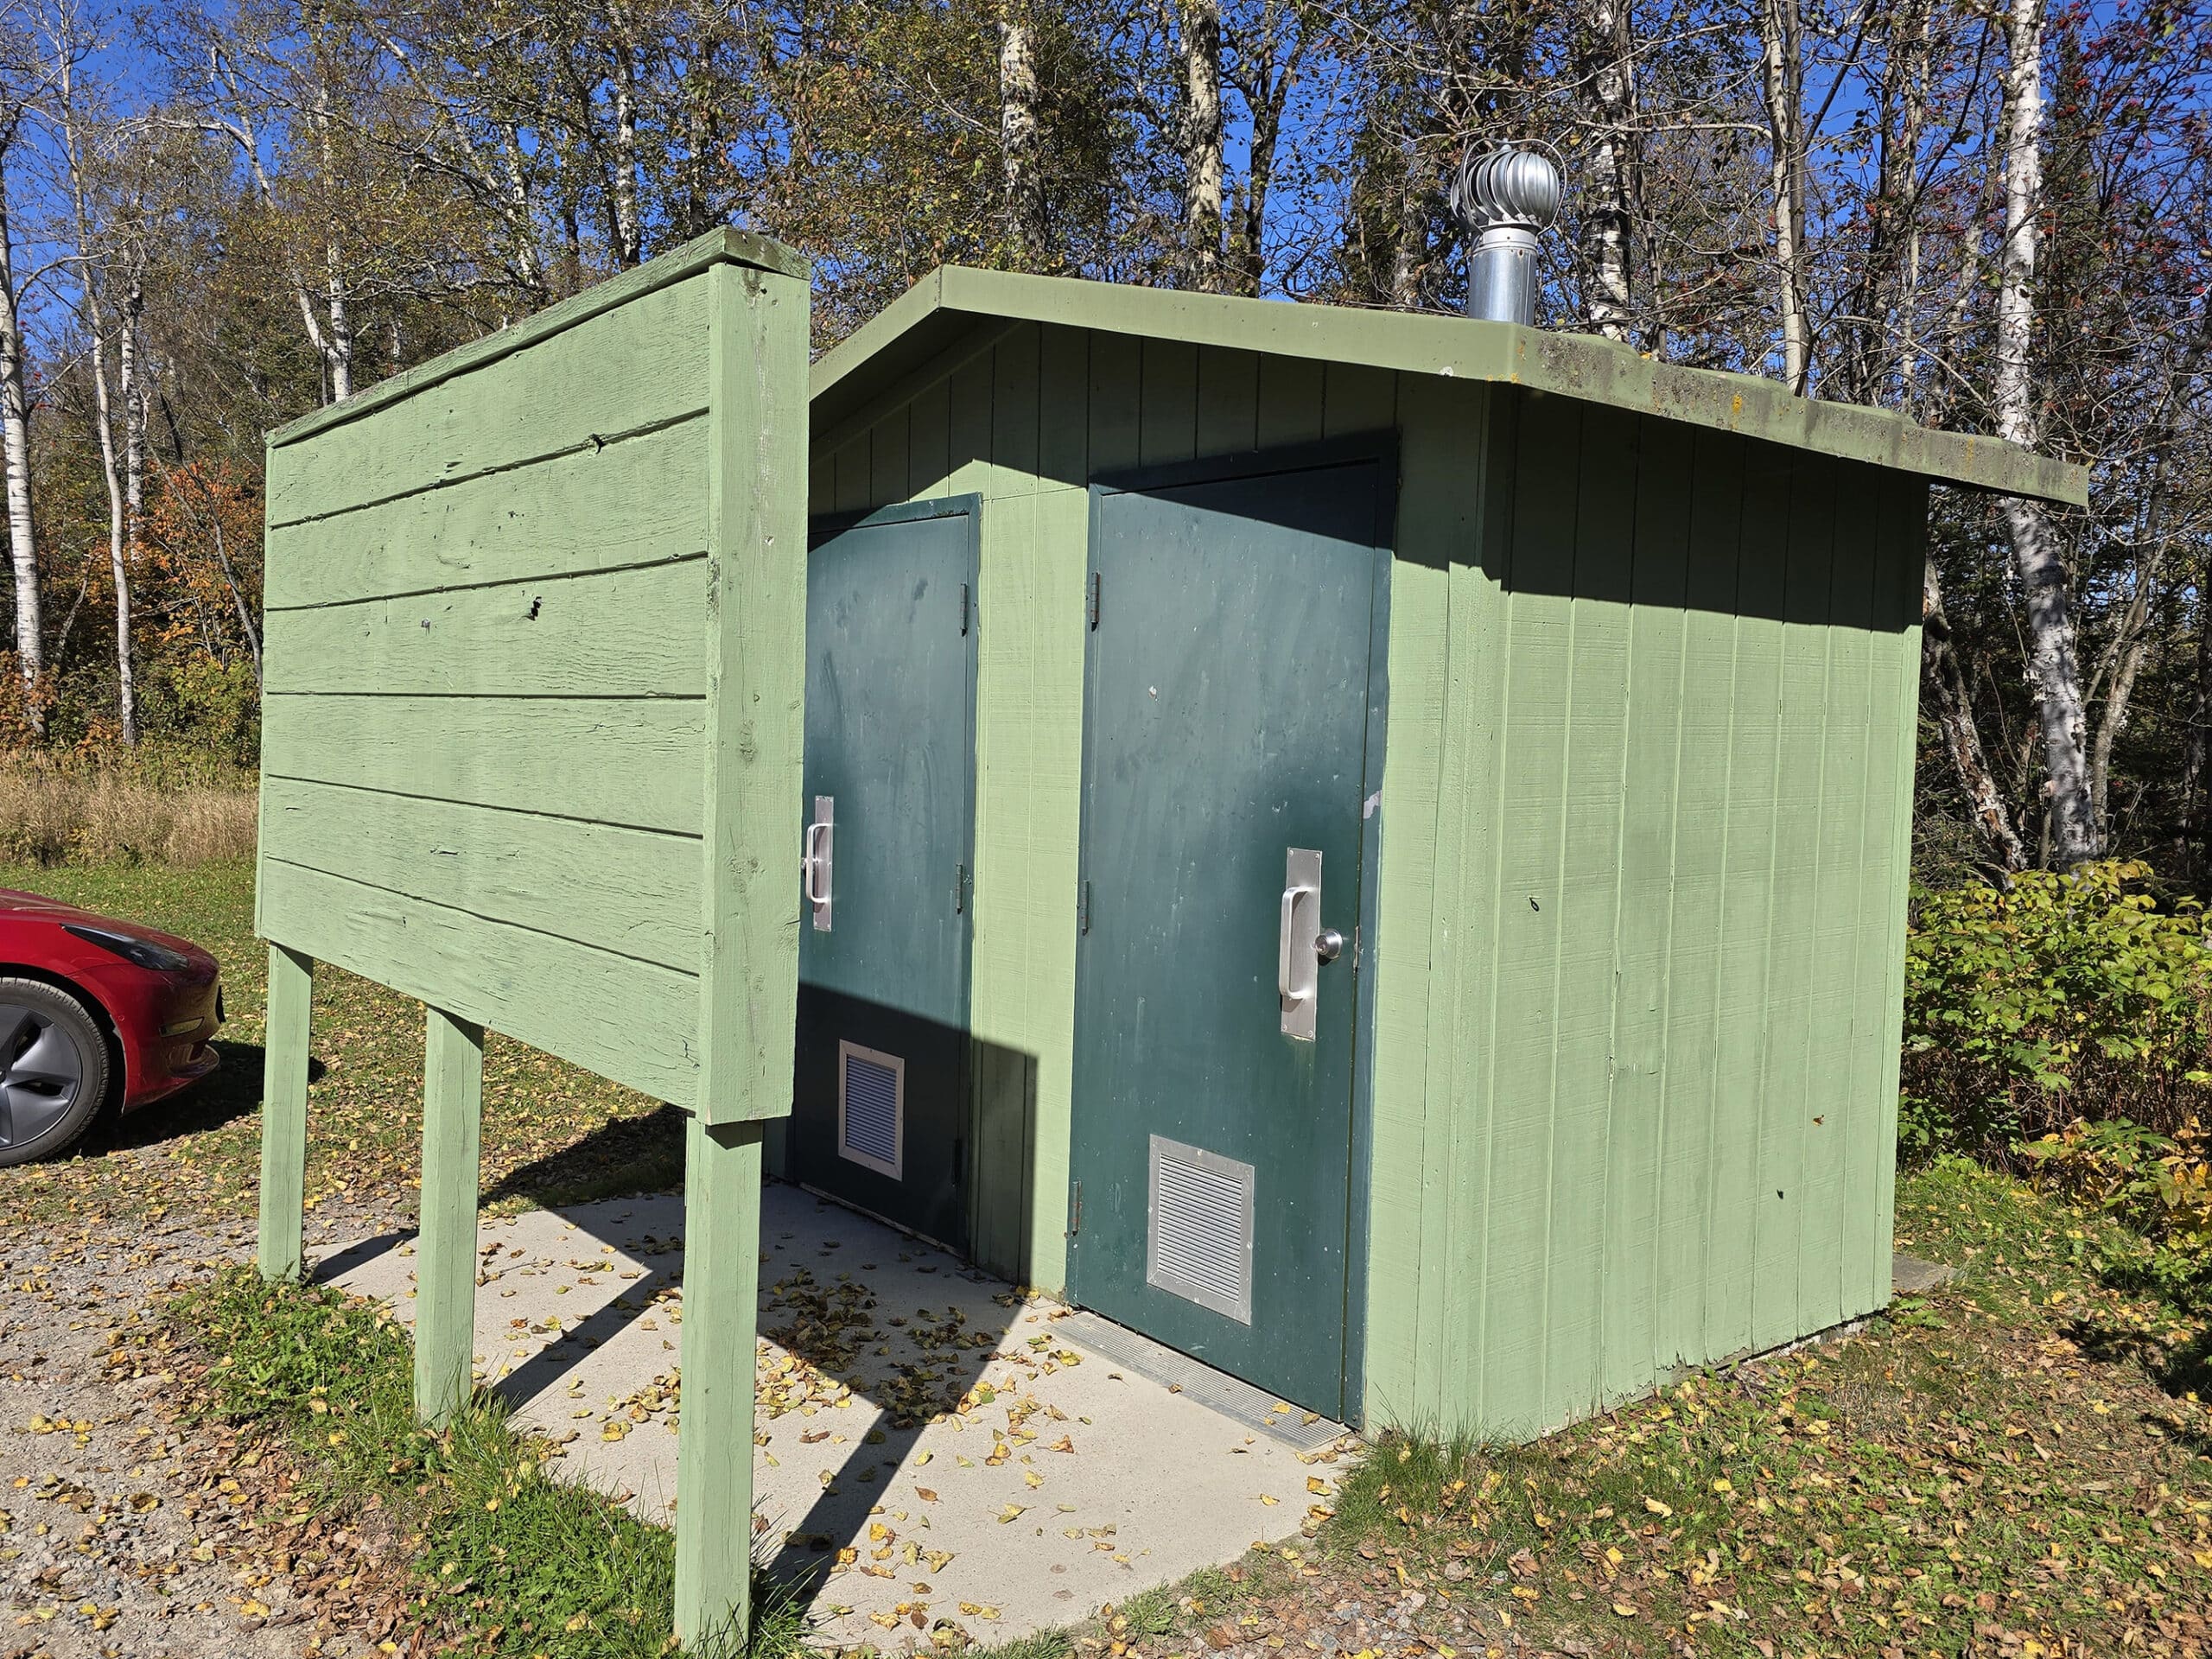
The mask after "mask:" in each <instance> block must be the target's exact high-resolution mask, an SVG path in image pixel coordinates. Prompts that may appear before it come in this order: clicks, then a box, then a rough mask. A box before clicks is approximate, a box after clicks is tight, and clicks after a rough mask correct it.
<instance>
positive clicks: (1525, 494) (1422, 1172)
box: [1368, 393, 1925, 1435]
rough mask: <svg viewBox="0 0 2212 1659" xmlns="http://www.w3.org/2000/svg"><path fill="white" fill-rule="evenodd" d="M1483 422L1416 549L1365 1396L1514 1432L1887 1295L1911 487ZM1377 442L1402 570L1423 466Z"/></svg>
mask: <svg viewBox="0 0 2212 1659" xmlns="http://www.w3.org/2000/svg"><path fill="white" fill-rule="evenodd" d="M1400 409H1401V414H1402V417H1403V418H1405V419H1406V420H1408V422H1409V423H1410V422H1413V421H1416V420H1421V419H1426V418H1428V416H1427V414H1426V412H1425V410H1424V408H1423V406H1422V405H1421V404H1420V402H1419V401H1418V400H1414V399H1402V401H1401V404H1400ZM1492 425H1493V428H1494V433H1493V438H1492V442H1491V445H1490V457H1491V458H1490V463H1489V464H1490V467H1491V476H1492V477H1494V478H1496V479H1497V480H1498V484H1497V487H1496V488H1495V489H1493V490H1491V492H1490V493H1489V495H1488V498H1487V502H1486V505H1487V506H1488V508H1489V512H1487V513H1485V514H1484V517H1483V518H1482V520H1481V523H1480V524H1479V526H1478V527H1477V528H1476V530H1475V531H1474V533H1472V534H1470V533H1469V530H1468V528H1467V527H1466V526H1464V525H1459V524H1454V525H1452V526H1451V527H1449V528H1447V529H1443V530H1441V531H1440V532H1436V533H1440V537H1441V538H1442V539H1443V540H1444V541H1446V542H1448V543H1449V550H1448V552H1446V554H1445V555H1444V557H1445V558H1446V563H1448V565H1449V567H1450V569H1451V571H1452V577H1451V579H1450V580H1449V581H1448V582H1447V584H1446V586H1447V588H1448V592H1449V594H1450V603H1451V615H1450V618H1449V620H1448V623H1447V624H1446V632H1447V635H1448V639H1449V645H1448V646H1447V652H1448V669H1447V671H1446V685H1447V688H1448V690H1447V699H1448V707H1447V711H1446V722H1445V725H1444V728H1443V730H1444V741H1443V744H1442V747H1441V750H1440V753H1439V754H1438V756H1437V757H1436V772H1437V788H1436V801H1437V805H1436V823H1435V831H1434V841H1433V845H1434V848H1435V849H1436V850H1435V852H1434V855H1433V876H1432V877H1431V878H1430V880H1431V883H1432V885H1431V887H1430V892H1431V893H1433V931H1432V936H1431V948H1430V952H1429V957H1430V965H1429V970H1428V972H1429V1013H1428V1018H1427V1055H1428V1065H1427V1088H1426V1096H1425V1098H1424V1099H1423V1100H1422V1101H1421V1115H1420V1121H1419V1122H1418V1123H1414V1122H1396V1121H1395V1119H1394V1118H1393V1117H1392V1116H1389V1115H1388V1114H1387V1113H1386V1109H1385V1104H1386V1101H1387V1102H1388V1103H1389V1111H1390V1112H1395V1111H1396V1110H1398V1109H1402V1104H1403V1103H1402V1100H1400V1099H1399V1098H1397V1097H1395V1096H1393V1095H1386V1094H1385V1092H1384V1091H1383V1090H1381V1089H1380V1088H1378V1090H1377V1101H1376V1157H1377V1161H1378V1167H1377V1171H1376V1203H1375V1206H1374V1212H1373V1213H1374V1242H1373V1245H1372V1248H1371V1251H1370V1266H1371V1271H1372V1274H1373V1278H1372V1281H1371V1282H1370V1324H1369V1339H1370V1347H1369V1354H1368V1377H1369V1392H1368V1405H1369V1412H1370V1421H1408V1422H1417V1423H1421V1424H1424V1425H1427V1426H1431V1427H1435V1426H1445V1427H1451V1426H1465V1427H1472V1428H1475V1429H1477V1430H1478V1431H1479V1432H1482V1433H1490V1434H1498V1435H1521V1434H1529V1433H1536V1432H1539V1431H1541V1430H1543V1429H1546V1428H1549V1427H1554V1426H1556V1425H1558V1424H1560V1423H1562V1422H1566V1421H1571V1420H1573V1419H1574V1418H1576V1417H1580V1416H1583V1415H1586V1414H1589V1413H1591V1412H1592V1411H1595V1410H1598V1409H1600V1408H1603V1407H1604V1406H1605V1405H1606V1404H1608V1403H1611V1402H1614V1401H1617V1400H1619V1399H1621V1398H1624V1397H1626V1396H1629V1395H1633V1394H1635V1393H1637V1392H1639V1391H1641V1390H1643V1389H1648V1388H1649V1387H1651V1386H1652V1385H1653V1384H1654V1383H1657V1382H1660V1381H1662V1380H1663V1379H1664V1378H1666V1377H1667V1376H1669V1375H1671V1374H1672V1373H1673V1372H1674V1371H1675V1370H1676V1369H1677V1368H1679V1367H1681V1366H1683V1365H1694V1364H1697V1363H1709V1362H1713V1361H1718V1360H1720V1359H1723V1358H1726V1357H1728V1356H1729V1355H1731V1354H1732V1353H1735V1352H1739V1351H1744V1350H1745V1349H1749V1348H1756V1347H1764V1346H1770V1345H1773V1344H1777V1343H1779V1342H1783V1341H1787V1340H1789V1339H1790V1338H1795V1337H1797V1336H1801V1335H1803V1334H1806V1333H1808V1332H1812V1331H1815V1330H1819V1329H1821V1328H1823V1327H1825V1326H1827V1325H1833V1324H1835V1323H1837V1322H1838V1321H1840V1320H1841V1319H1848V1318H1851V1317H1853V1316H1855V1315H1857V1314H1860V1313H1866V1312H1867V1311H1869V1310H1870V1309H1872V1308H1874V1307H1877V1306H1880V1305H1881V1304H1882V1303H1883V1302H1884V1301H1885V1300H1886V1298H1887V1294H1888V1287H1889V1286H1888V1270H1889V1254H1888V1253H1889V1227H1888V1207H1887V1206H1888V1201H1889V1200H1888V1190H1889V1184H1890V1179H1891V1162H1892V1156H1891V1137H1892V1136H1893V1134H1894V1116H1893V1114H1894V1099H1893V1096H1894V1093H1895V1086H1896V1085H1895V1077H1896V1070H1895V1068H1896V1058H1895V1053H1896V1047H1897V1039H1898V1027H1899V1009H1898V1003H1897V992H1898V988H1899V982H1898V978H1897V967H1896V963H1895V959H1896V958H1897V956H1898V953H1899V952H1900V951H1901V950H1902V946H1903V924H1902V915H1903V910H1902V905H1903V898H1904V887H1905V876H1906V865H1905V861H1906V857H1907V852H1908V849H1907V846H1906V837H1905V815H1906V812H1907V810H1908V807H1909V795H1910V766H1911V753H1912V727H1913V720H1914V702H1913V691H1914V680H1913V678H1912V670H1911V667H1910V664H1912V663H1913V662H1916V660H1917V652H1918V626H1917V624H1918V605H1917V588H1916V586H1915V585H1914V582H1913V581H1912V575H1913V571H1912V569H1909V568H1908V567H1909V566H1910V563H1911V561H1912V559H1913V558H1914V557H1916V552H1915V551H1914V550H1916V548H1917V545H1918V543H1917V538H1916V529H1915V526H1916V522H1917V521H1916V518H1915V516H1914V515H1915V514H1916V512H1919V511H1920V507H1919V503H1920V502H1921V501H1922V500H1923V499H1924V495H1925V490H1924V486H1919V485H1917V484H1916V483H1915V482H1914V481H1912V480H1905V479H1903V478H1901V477H1898V476H1897V475H1894V474H1885V473H1882V472H1880V471H1878V470H1877V469H1874V468H1872V467H1862V466H1859V465H1856V464H1854V463H1849V462H1843V461H1834V460H1832V459H1828V458H1826V457H1822V456H1819V455H1815V454H1808V453H1807V452H1803V451H1795V450H1788V449H1783V448H1778V447H1776V446H1771V445H1760V444H1756V443H1752V442H1748V441H1745V440H1742V439H1738V438H1733V437H1729V436H1726V435H1715V434H1707V433H1694V432H1691V431H1690V430H1689V429H1686V428H1682V427H1679V426H1674V425H1670V424H1668V423H1659V422H1656V421H1652V420H1648V419H1640V418H1637V417H1631V416H1627V415H1624V414H1623V413H1620V412H1618V411H1614V410H1605V409H1603V408H1599V407H1597V406H1593V405H1580V406H1578V405H1576V404H1571V403H1568V402H1567V401H1565V400H1562V399H1559V398H1554V397H1544V396H1541V395H1535V394H1526V393H1523V394H1516V395H1513V396H1511V397H1507V398H1505V399H1503V400H1502V402H1501V404H1500V408H1499V410H1498V411H1497V414H1496V415H1495V416H1494V418H1493V422H1492ZM1404 442H1405V448H1406V454H1407V455H1408V468H1407V492H1408V493H1407V505H1406V509H1405V510H1404V511H1403V512H1402V516H1401V557H1402V561H1412V560H1414V559H1416V558H1418V557H1419V556H1420V550H1419V549H1418V548H1417V547H1416V546H1414V544H1413V543H1412V540H1411V539H1410V537H1409V532H1418V534H1419V535H1420V536H1421V537H1426V536H1427V535H1428V534H1430V533H1432V532H1431V531H1429V530H1428V529H1427V525H1428V524H1431V523H1432V520H1431V519H1430V518H1428V517H1427V515H1426V514H1416V513H1415V512H1414V511H1413V507H1414V503H1415V501H1416V500H1417V499H1419V498H1418V496H1417V494H1416V485H1417V481H1418V480H1419V478H1420V475H1421V474H1420V471H1419V469H1418V468H1417V467H1416V466H1415V463H1414V458H1415V457H1418V456H1421V455H1424V454H1428V453H1431V452H1432V450H1441V449H1442V448H1444V447H1445V446H1444V445H1443V444H1442V443H1441V442H1437V441H1436V440H1433V439H1432V440H1427V441H1425V440H1424V439H1423V438H1422V436H1421V435H1420V434H1419V433H1418V431H1417V430H1414V429H1411V428H1410V427H1409V429H1408V432H1407V434H1406V437H1405V440H1404ZM1401 569H1402V571H1403V570H1404V569H1405V565H1404V564H1403V563H1402V565H1401ZM1399 626H1401V627H1402V626H1405V624H1404V622H1403V621H1401V622H1400V624H1399ZM1396 650H1397V648H1396V647H1395V646H1394V658H1395V653H1396ZM1493 676H1494V677H1493ZM1394 691H1395V685H1394ZM1392 712H1393V715H1394V724H1393V727H1392V732H1391V742H1392V747H1393V760H1394V762H1395V760H1396V759H1397V757H1398V755H1399V753H1400V750H1399V736H1398V731H1397V728H1396V725H1395V715H1396V713H1397V708H1396V704H1395V701H1394V704H1393V710H1392ZM1422 759H1423V761H1424V762H1426V761H1427V756H1424V757H1422ZM1405 848H1406V842H1405V840H1404V839H1402V829H1401V826H1399V825H1398V824H1395V823H1393V824H1392V825H1390V826H1389V829H1388V830H1387V831H1386V836H1385V840H1384V852H1385V863H1384V882H1385V888H1384V893H1385V900H1384V902H1385V906H1386V914H1395V913H1396V911H1395V907H1396V906H1400V905H1402V904H1404V903H1407V902H1408V901H1409V900H1408V895H1405V894H1402V893H1398V892H1397V891H1396V889H1395V886H1394V885H1393V884H1395V883H1396V882H1398V881H1400V880H1407V881H1418V880H1420V879H1421V872H1420V870H1419V867H1418V863H1417V862H1416V861H1414V860H1411V859H1408V860H1407V861H1403V862H1401V861H1400V859H1401V854H1402V849H1405ZM1391 943H1392V941H1391V939H1390V937H1389V935H1388V934H1387V932H1386V935H1385V938H1384V941H1383V957H1382V962H1381V963H1380V967H1381V970H1382V972H1383V981H1382V984H1381V988H1382V990H1383V994H1384V995H1390V994H1391V993H1392V992H1393V991H1394V990H1395V980H1394V976H1395V975H1396V974H1398V973H1400V972H1401V971H1402V968H1401V963H1402V958H1401V957H1399V956H1398V955H1396V954H1395V952H1393V951H1392V950H1391V949H1390V944H1391ZM1405 1017H1406V1011H1405V1010H1403V1009H1402V1008H1391V1007H1386V1008H1385V1010H1384V1012H1383V1014H1382V1015H1381V1016H1380V1025H1379V1029H1378V1033H1377V1040H1378V1044H1380V1045H1381V1046H1383V1052H1382V1053H1378V1056H1377V1076H1378V1079H1379V1078H1380V1077H1383V1076H1384V1075H1386V1073H1387V1072H1388V1071H1389V1059H1388V1051H1389V1048H1390V1047H1392V1046H1395V1045H1397V1044H1399V1043H1402V1042H1408V1041H1411V1040H1412V1033H1411V1032H1410V1031H1409V1030H1408V1027H1407V1026H1406V1024H1405ZM1386 1157H1395V1158H1401V1159H1403V1158H1413V1159H1416V1160H1418V1166H1417V1167H1416V1168H1413V1169H1405V1170H1399V1171H1396V1172H1392V1171H1390V1170H1389V1169H1387V1168H1385V1167H1383V1160H1384V1159H1385V1158H1386ZM1439 1170H1441V1171H1442V1172H1444V1173H1442V1174H1438V1173H1435V1172H1437V1171H1439ZM1432 1189H1441V1190H1440V1192H1434V1193H1433V1195H1432V1191H1431V1190H1432Z"/></svg>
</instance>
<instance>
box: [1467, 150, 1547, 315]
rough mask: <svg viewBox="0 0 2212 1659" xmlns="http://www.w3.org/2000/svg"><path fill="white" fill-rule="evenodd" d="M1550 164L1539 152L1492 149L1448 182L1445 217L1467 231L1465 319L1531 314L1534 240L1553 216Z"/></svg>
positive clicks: (1477, 155)
mask: <svg viewBox="0 0 2212 1659" xmlns="http://www.w3.org/2000/svg"><path fill="white" fill-rule="evenodd" d="M1560 188H1561V184H1560V170H1559V165H1558V163H1557V162H1554V161H1553V160H1552V158H1551V157H1550V156H1546V155H1544V154H1543V153H1542V152H1541V151H1539V150H1535V149H1527V148H1524V147H1523V146H1522V145H1519V144H1515V143H1497V144H1493V145H1491V146H1490V147H1489V148H1488V149H1480V150H1478V151H1476V152H1474V153H1473V154H1471V155H1470V156H1466V157H1465V159H1464V160H1462V161H1461V162H1460V163H1459V170H1458V171H1457V172H1455V173H1454V174H1453V175H1452V191H1451V196H1452V213H1453V214H1454V215H1456V216H1457V217H1458V219H1459V222H1460V223H1461V224H1462V225H1464V226H1466V228H1467V234H1468V235H1469V236H1470V237H1471V238H1472V239H1473V245H1471V247H1470V248H1469V249H1468V250H1467V315H1469V316H1471V317H1481V318H1483V319H1484V320H1485V321H1490V322H1519V323H1529V322H1533V321H1535V315H1536V238H1537V236H1538V234H1539V233H1540V232H1544V231H1548V230H1549V229H1550V228H1551V226H1552V222H1553V221H1554V219H1557V218H1558V217H1559V203H1560Z"/></svg>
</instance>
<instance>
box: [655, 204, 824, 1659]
mask: <svg viewBox="0 0 2212 1659" xmlns="http://www.w3.org/2000/svg"><path fill="white" fill-rule="evenodd" d="M731 245H732V248H733V251H734V252H735V253H736V255H737V258H736V259H735V260H734V261H733V262H731V263H728V264H719V265H717V266H715V269H714V271H713V273H712V274H711V276H710V277H709V283H710V287H709V304H708V312H709V319H710V327H711V334H710V338H709V343H708V355H709V374H708V384H709V399H710V404H709V412H708V430H709V441H708V463H707V464H708V475H707V616H706V638H705V641H704V644H705V646H706V658H707V710H706V713H707V732H706V775H705V778H704V779H703V788H702V806H703V809H704V810H703V813H702V831H703V839H704V842H705V852H706V859H705V869H706V878H707V879H706V884H705V892H704V894H703V899H704V904H703V912H704V913H703V915H702V924H703V928H702V931H703V933H704V935H705V939H706V959H705V961H704V962H703V963H702V969H703V971H702V974H701V976H700V1005H699V1046H698V1052H699V1090H698V1096H697V1104H696V1109H694V1111H693V1113H692V1116H691V1120H690V1128H689V1131H688V1135H689V1140H688V1143H687V1146H686V1150H685V1170H684V1230H685V1236H684V1258H683V1436H682V1442H681V1445H680V1446H679V1447H678V1450H677V1477H676V1491H677V1524H676V1609H675V1611H676V1633H677V1635H678V1636H679V1637H682V1638H683V1641H684V1642H685V1643H688V1644H689V1645H690V1647H691V1648H692V1649H694V1650H697V1649H702V1648H709V1647H710V1648H714V1649H721V1648H723V1647H728V1648H730V1649H738V1648H741V1646H742V1645H743V1643H744V1640H745V1633H746V1628H747V1619H748V1614H749V1609H748V1608H747V1591H748V1588H749V1586H748V1578H749V1574H750V1567H751V1559H752V1536H753V1533H752V1522H753V1330H754V1324H755V1307H754V1301H755V1294H756V1290H757V1285H758V1281H759V1277H760V1164H761V1143H762V1141H763V1138H764V1132H763V1128H762V1120H764V1119H767V1118H772V1117H781V1116H784V1115H785V1114H786V1113H788V1112H789V1111H790V1110H791V1051H792V1042H793V1038H794V1035H795V1033H796V1029H797V1023H798V922H799V917H798V908H799V902H798V867H797V864H796V861H795V860H796V849H797V848H798V830H799V816H798V801H799V785H800V783H801V772H800V767H799V752H800V749H801V747H802V745H803V743H804V721H803V710H802V707H801V705H802V704H803V702H804V694H805V690H806V444H807V436H806V435H807V417H806V372H807V369H806V346H807V267H806V264H805V262H804V260H801V259H799V258H798V256H797V255H795V254H792V253H791V251H789V250H788V249H784V248H779V247H778V246H777V245H775V244H773V243H769V242H765V241H761V240H760V239H758V238H746V237H738V236H735V235H733V237H732V238H731Z"/></svg>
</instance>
